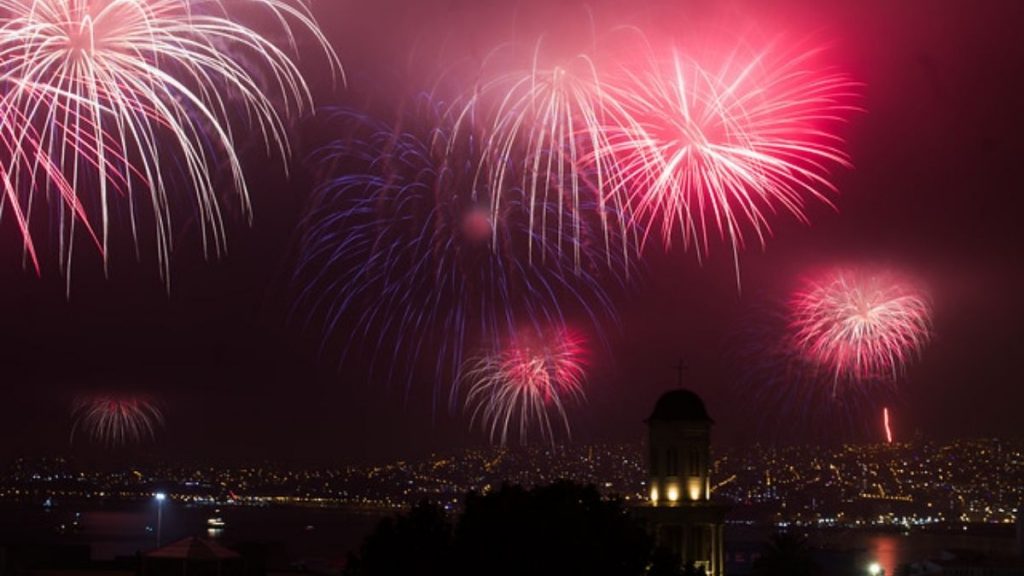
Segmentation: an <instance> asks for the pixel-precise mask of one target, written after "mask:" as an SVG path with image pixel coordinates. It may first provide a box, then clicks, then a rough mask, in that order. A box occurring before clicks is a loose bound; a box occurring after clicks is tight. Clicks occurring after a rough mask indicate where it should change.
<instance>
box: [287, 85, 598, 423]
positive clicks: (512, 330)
mask: <svg viewBox="0 0 1024 576" xmlns="http://www.w3.org/2000/svg"><path fill="white" fill-rule="evenodd" d="M421 104H422V105H420V106H417V107H416V112H415V113H413V114H409V115H407V117H405V118H403V119H402V120H401V125H402V129H401V130H396V129H395V128H393V127H392V126H389V125H385V124H381V123H379V122H375V121H372V120H368V119H366V118H365V117H353V116H347V118H349V119H354V120H355V124H356V128H355V133H356V135H355V136H353V137H351V138H348V139H344V140H339V141H338V142H337V143H336V145H334V146H330V147H328V148H327V149H326V151H325V154H324V156H325V158H324V162H325V164H324V165H325V166H326V167H327V171H328V173H329V174H336V173H341V174H343V175H342V176H337V177H334V176H328V178H327V180H326V183H325V184H324V185H323V186H322V187H321V188H320V190H319V192H318V194H317V197H316V199H315V201H314V203H313V206H312V208H311V209H310V212H309V214H308V216H307V218H306V223H305V233H304V235H303V237H302V240H301V246H300V253H301V255H300V262H299V266H298V268H297V270H296V273H295V286H296V287H297V297H296V304H295V306H296V310H297V311H298V310H302V311H304V312H305V313H306V315H307V316H308V317H309V318H311V319H312V318H317V319H325V321H324V322H323V325H324V334H325V344H326V343H327V341H328V340H331V339H332V338H340V339H341V340H343V341H344V343H343V346H344V349H345V351H346V353H343V355H342V359H343V360H344V358H345V356H346V354H347V352H348V351H349V350H350V349H351V346H352V345H353V344H359V345H361V346H367V347H369V350H368V351H369V352H370V353H371V354H372V356H373V358H375V360H374V362H376V361H377V360H376V359H378V358H386V359H387V360H388V361H387V364H388V366H387V368H386V369H385V370H386V372H387V374H386V378H385V379H386V380H391V379H392V378H394V377H395V376H398V375H399V374H401V375H403V376H405V378H406V382H407V385H408V384H411V381H412V378H413V376H414V373H415V372H416V371H417V369H427V368H429V370H430V371H432V372H433V374H434V375H435V376H434V378H435V391H439V390H441V389H442V385H449V384H450V390H451V392H450V396H449V400H448V402H449V405H450V406H453V407H454V404H455V403H456V402H457V400H458V398H459V395H458V382H459V381H460V378H459V376H458V374H459V370H460V369H461V367H462V366H463V364H464V360H465V357H464V350H465V349H466V347H467V346H472V347H474V348H477V349H494V348H496V347H497V346H498V344H499V343H501V342H502V341H507V340H508V339H511V338H513V337H514V336H515V334H517V333H518V332H519V331H520V329H521V327H524V326H535V327H540V326H544V327H548V326H552V327H564V326H565V325H566V323H567V318H568V317H569V316H570V315H573V316H577V315H578V316H582V317H585V318H586V319H587V320H588V321H589V322H590V323H592V324H593V325H594V326H595V327H599V326H602V325H604V324H605V323H606V322H607V321H608V320H609V319H610V318H613V317H614V312H613V306H612V303H611V301H610V298H609V296H608V293H607V292H606V289H605V286H604V285H603V284H608V282H602V280H603V275H604V273H605V271H606V270H607V269H606V268H605V263H606V260H605V257H604V256H603V255H602V254H600V253H599V251H600V248H599V247H600V245H601V240H600V236H599V235H598V234H599V233H595V234H594V235H593V236H592V235H591V232H590V231H589V230H588V229H581V234H583V237H584V238H591V237H593V238H597V240H595V241H592V242H590V241H585V242H583V243H581V247H582V249H581V250H580V252H579V258H580V261H579V263H578V264H577V263H576V262H574V261H573V259H572V257H570V256H568V255H566V254H562V253H559V252H558V251H557V249H556V245H557V243H556V242H552V243H547V244H535V245H543V246H547V252H546V257H545V258H543V259H538V260H535V261H534V262H533V263H531V262H530V261H529V258H528V256H527V254H528V252H529V249H530V248H529V243H528V242H529V240H528V239H529V237H530V234H531V231H530V223H529V215H528V213H527V210H526V209H525V208H524V201H523V199H522V198H523V195H524V194H523V192H522V191H521V190H519V189H516V188H515V187H509V188H507V189H503V190H501V191H500V192H499V191H494V190H491V189H489V188H487V187H485V186H481V185H480V182H478V181H476V180H475V178H474V176H475V169H476V168H475V167H476V166H477V165H478V163H477V157H476V156H475V154H474V152H473V143H472V139H465V140H463V141H460V142H458V143H455V142H452V139H451V134H452V132H451V131H450V130H448V129H446V128H445V126H446V125H445V122H444V120H443V118H442V116H441V115H439V114H438V113H437V112H436V111H437V110H438V109H440V108H441V107H438V106H434V105H432V104H431V103H429V102H427V103H421ZM499 195H500V196H501V204H502V208H501V209H500V210H497V211H496V210H495V208H494V205H495V203H496V202H498V200H497V196H499ZM549 216H550V218H549V219H548V220H547V222H548V223H549V224H548V226H547V227H546V228H545V229H546V230H547V231H548V233H549V234H551V237H552V238H554V237H556V235H557V234H559V233H560V232H559V230H558V229H557V228H555V223H556V222H557V217H556V216H557V215H555V214H551V215H549ZM534 234H536V231H535V232H534ZM590 246H596V247H597V248H594V249H591V248H590ZM610 282H615V279H614V277H613V278H612V279H611V280H610ZM318 321H319V320H318ZM340 326H351V327H352V328H351V331H349V332H345V333H343V334H339V333H338V331H339V327H340ZM428 363H429V364H431V365H430V366H429V367H428V366H424V364H428ZM374 369H376V368H374Z"/></svg>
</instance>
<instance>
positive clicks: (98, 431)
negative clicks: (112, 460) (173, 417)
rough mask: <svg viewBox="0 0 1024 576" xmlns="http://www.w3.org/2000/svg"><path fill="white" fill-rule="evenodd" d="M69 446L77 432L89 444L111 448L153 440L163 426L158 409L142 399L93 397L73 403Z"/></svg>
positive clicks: (142, 397) (131, 397) (113, 396)
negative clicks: (88, 441)
mask: <svg viewBox="0 0 1024 576" xmlns="http://www.w3.org/2000/svg"><path fill="white" fill-rule="evenodd" d="M71 413H72V417H73V418H74V424H73V425H72V427H71V442H72V443H74V441H75V434H76V433H77V432H78V431H79V430H81V431H82V433H83V434H85V436H86V437H87V438H88V439H89V440H90V441H92V442H94V443H97V444H102V445H104V446H106V447H109V448H113V447H117V446H124V445H126V444H141V443H142V442H145V441H152V440H154V439H155V438H156V433H157V430H158V429H160V428H162V427H163V425H164V417H163V413H162V412H161V411H160V408H159V406H157V404H156V403H155V402H153V401H152V400H150V399H149V398H146V397H144V396H116V395H97V396H88V397H82V398H78V399H77V400H75V402H74V403H73V405H72V409H71Z"/></svg>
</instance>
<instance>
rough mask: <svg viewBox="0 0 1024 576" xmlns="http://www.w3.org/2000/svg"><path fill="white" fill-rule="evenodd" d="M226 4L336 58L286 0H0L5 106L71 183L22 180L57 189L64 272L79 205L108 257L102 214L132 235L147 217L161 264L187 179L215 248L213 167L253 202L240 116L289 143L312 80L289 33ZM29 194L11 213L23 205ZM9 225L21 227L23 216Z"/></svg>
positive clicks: (219, 231)
mask: <svg viewBox="0 0 1024 576" xmlns="http://www.w3.org/2000/svg"><path fill="white" fill-rule="evenodd" d="M236 8H238V9H244V10H243V12H246V13H248V12H253V11H261V12H265V13H269V15H270V16H271V18H270V20H271V21H273V22H274V23H275V25H276V26H279V27H280V28H281V29H283V31H284V36H285V37H286V38H287V40H286V42H285V43H286V44H289V45H290V47H294V45H295V42H296V39H295V38H294V37H293V31H295V30H298V29H302V30H304V31H305V32H308V33H310V34H311V35H312V36H313V37H314V39H315V40H316V41H317V42H318V43H319V44H320V46H322V47H323V49H324V51H325V52H326V54H327V57H328V59H329V60H330V62H331V65H332V67H334V66H336V64H337V61H336V57H335V56H334V54H333V52H332V51H331V49H330V48H329V47H328V45H327V43H326V40H325V38H324V37H323V35H322V34H321V33H320V31H319V29H318V28H317V26H316V23H315V22H314V20H313V19H312V16H311V14H310V13H309V11H308V8H306V7H305V6H304V5H303V4H301V3H299V2H298V1H293V0H246V1H237V0H235V1H232V0H144V1H143V0H0V62H2V65H0V82H2V85H3V90H4V105H5V106H6V107H8V108H9V109H12V110H14V111H16V112H17V114H20V115H21V116H23V119H24V120H25V128H24V129H23V130H24V131H25V133H26V134H28V133H29V132H31V136H33V138H32V139H30V141H31V142H32V143H33V146H34V147H37V148H38V149H39V150H40V151H42V152H44V153H45V154H46V155H47V156H48V158H49V162H51V163H52V164H54V165H56V167H57V168H59V170H60V173H61V174H62V178H63V179H64V180H65V181H66V183H67V185H68V186H70V189H71V190H73V191H74V192H72V193H71V194H70V195H69V193H68V192H67V190H66V189H65V187H64V182H60V181H56V180H55V179H50V180H48V181H47V184H48V185H47V186H46V187H44V188H43V190H42V192H36V191H31V192H29V194H37V195H40V196H45V197H51V196H54V195H55V194H54V192H55V190H56V191H57V192H58V194H56V195H57V196H59V198H61V199H62V201H61V202H58V203H56V208H55V210H56V212H58V213H59V215H58V218H59V222H60V226H59V228H60V243H59V244H60V247H61V251H60V253H61V257H62V262H63V267H64V269H65V272H68V267H69V266H70V261H71V255H72V252H73V250H72V246H73V241H74V237H75V223H76V222H79V221H81V222H85V223H86V224H87V225H89V222H90V221H89V220H88V219H87V218H86V216H87V215H88V216H89V218H92V221H93V224H92V226H94V227H95V229H96V230H97V236H98V243H99V245H100V248H101V251H102V254H103V258H104V262H105V263H106V258H107V255H108V253H109V245H110V227H111V222H112V221H114V220H115V219H123V220H124V221H125V222H126V223H127V226H128V227H129V228H130V230H131V233H132V235H133V237H134V239H135V241H136V243H137V242H138V232H137V230H138V228H139V226H140V224H141V223H142V222H152V225H153V226H154V228H155V245H156V250H157V254H158V257H159V260H160V262H161V270H162V272H163V273H164V274H165V275H166V274H167V273H168V270H167V266H168V256H169V253H170V251H171V249H172V240H173V239H172V233H171V232H172V217H171V213H172V206H173V205H174V204H175V196H176V192H177V190H178V189H187V190H190V191H191V195H192V198H191V200H188V199H185V201H186V203H190V204H191V205H192V206H193V208H194V210H195V213H196V214H197V216H198V218H197V220H198V222H199V224H200V227H201V229H202V237H203V242H204V249H205V250H207V251H213V252H216V253H220V252H221V251H222V250H223V248H224V246H225V244H224V242H225V239H224V225H223V221H222V207H221V199H220V198H219V197H218V194H217V189H218V187H223V186H221V185H219V183H218V182H217V181H216V180H217V176H216V173H217V171H218V168H219V167H220V166H223V167H225V168H226V172H227V174H228V176H227V179H228V180H229V182H230V184H229V185H228V186H227V187H228V188H230V189H232V190H233V191H234V193H235V196H236V198H237V201H238V203H239V205H240V207H241V209H242V211H243V212H244V213H246V214H248V211H249V199H248V191H247V186H246V182H245V178H244V175H243V171H242V160H241V158H240V157H239V155H238V153H237V152H236V151H237V150H238V149H239V144H241V143H242V142H243V140H244V139H245V138H248V137H250V136H249V135H248V134H246V135H242V134H241V133H240V132H239V126H238V120H241V121H242V123H244V124H245V125H246V128H248V129H251V131H254V132H255V133H256V134H257V138H259V139H260V140H262V142H263V143H264V147H265V148H266V150H267V152H268V153H270V152H272V151H276V152H277V153H280V154H281V155H282V156H286V155H287V154H288V152H289V149H288V143H287V139H286V137H285V128H286V127H285V117H286V116H287V115H288V114H289V113H291V112H293V111H300V110H302V109H303V108H305V107H307V106H310V105H311V102H310V100H311V98H310V93H309V90H308V88H307V85H306V83H305V80H304V79H303V77H302V75H301V74H300V72H299V69H298V68H297V66H296V64H295V62H294V61H293V60H292V59H291V57H290V56H289V52H288V51H287V48H289V46H286V47H280V46H278V45H276V44H275V43H273V42H272V41H270V40H268V39H267V38H266V37H264V36H263V35H262V34H261V33H260V31H258V30H257V29H256V28H253V27H249V26H247V25H245V24H243V23H241V22H240V21H239V19H238V18H237V17H238V16H239V15H240V14H232V15H229V10H231V11H234V9H236ZM257 70H258V71H259V72H257ZM261 80H265V81H266V82H261ZM263 83H266V84H267V85H262V84H263ZM270 95H274V98H276V100H275V99H272V96H270ZM82 190H90V191H94V193H93V192H90V194H88V195H86V194H82V193H81V191H82ZM140 192H141V194H140ZM22 193H24V192H22ZM10 197H11V192H9V193H8V198H9V199H10ZM26 203H27V201H26V202H22V203H21V204H20V205H19V209H18V210H16V212H19V211H20V212H21V213H22V214H23V215H24V214H27V212H28V210H27V208H26V207H25V204H26ZM147 205H148V206H147ZM86 210H88V212H86ZM19 225H20V226H21V228H22V231H23V233H24V234H27V229H28V223H20V222H19Z"/></svg>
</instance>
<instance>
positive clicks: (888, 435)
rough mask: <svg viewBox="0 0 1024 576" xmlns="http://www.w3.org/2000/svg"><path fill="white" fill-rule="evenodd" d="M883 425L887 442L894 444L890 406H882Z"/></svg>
mask: <svg viewBox="0 0 1024 576" xmlns="http://www.w3.org/2000/svg"><path fill="white" fill-rule="evenodd" d="M882 425H883V426H884V427H885V442H886V443H887V444H892V427H891V426H890V424H889V409H888V408H882Z"/></svg>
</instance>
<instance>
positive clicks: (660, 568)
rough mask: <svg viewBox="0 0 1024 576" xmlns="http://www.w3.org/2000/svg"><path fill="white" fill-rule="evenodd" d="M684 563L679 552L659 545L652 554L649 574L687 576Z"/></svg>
mask: <svg viewBox="0 0 1024 576" xmlns="http://www.w3.org/2000/svg"><path fill="white" fill-rule="evenodd" d="M682 563H683V562H682V560H680V559H679V555H678V554H673V553H672V551H671V550H669V549H668V548H664V547H662V546H659V547H657V548H655V549H654V552H653V553H652V554H651V567H650V569H648V570H647V576H685V573H684V572H683V570H682V568H681V566H682Z"/></svg>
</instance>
